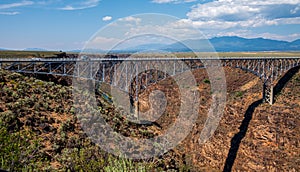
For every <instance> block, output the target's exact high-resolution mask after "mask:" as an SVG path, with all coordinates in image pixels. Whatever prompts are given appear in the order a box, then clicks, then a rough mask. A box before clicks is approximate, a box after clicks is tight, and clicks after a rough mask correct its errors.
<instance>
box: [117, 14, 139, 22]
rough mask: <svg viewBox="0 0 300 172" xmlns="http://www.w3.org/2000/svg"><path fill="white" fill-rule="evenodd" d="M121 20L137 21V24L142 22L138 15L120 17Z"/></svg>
mask: <svg viewBox="0 0 300 172" xmlns="http://www.w3.org/2000/svg"><path fill="white" fill-rule="evenodd" d="M119 21H123V22H135V23H136V24H138V23H140V22H141V19H140V18H138V17H133V16H129V17H125V18H121V19H119Z"/></svg>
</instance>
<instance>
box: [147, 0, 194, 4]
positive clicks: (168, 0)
mask: <svg viewBox="0 0 300 172" xmlns="http://www.w3.org/2000/svg"><path fill="white" fill-rule="evenodd" d="M195 1H196V0H152V2H153V3H157V4H166V3H175V4H179V3H188V2H195Z"/></svg>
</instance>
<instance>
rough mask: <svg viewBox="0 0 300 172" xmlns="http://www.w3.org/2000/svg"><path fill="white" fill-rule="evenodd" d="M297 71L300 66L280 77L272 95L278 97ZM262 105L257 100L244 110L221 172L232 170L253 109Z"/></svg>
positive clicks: (261, 101) (261, 100)
mask: <svg viewBox="0 0 300 172" xmlns="http://www.w3.org/2000/svg"><path fill="white" fill-rule="evenodd" d="M299 70H300V66H297V67H294V68H292V69H290V70H289V71H288V72H287V73H286V74H285V75H284V76H282V78H281V79H280V80H279V81H278V82H277V84H276V85H275V87H274V94H275V95H278V94H279V93H280V92H281V91H282V89H283V88H284V86H285V85H286V84H287V82H288V81H290V80H291V78H292V77H293V76H294V75H295V74H296V73H297V72H299ZM275 101H276V100H275ZM262 103H263V99H260V100H257V101H255V102H254V103H252V104H251V105H250V106H249V107H248V109H247V110H246V112H245V114H244V119H243V121H242V123H241V125H240V127H239V129H240V131H239V132H238V133H237V134H235V135H234V137H233V138H232V139H231V145H230V149H229V152H228V155H227V158H226V161H225V165H224V168H223V172H229V171H231V170H232V167H233V164H234V161H235V159H236V156H237V153H238V150H239V147H240V144H241V141H242V140H243V138H244V137H245V136H246V133H247V130H248V127H249V124H250V121H251V120H252V117H253V113H254V111H255V109H256V108H257V107H258V106H259V105H260V104H262Z"/></svg>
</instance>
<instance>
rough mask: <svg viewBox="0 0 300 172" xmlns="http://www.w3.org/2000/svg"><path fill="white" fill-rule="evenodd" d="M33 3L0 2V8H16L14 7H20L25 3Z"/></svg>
mask: <svg viewBox="0 0 300 172" xmlns="http://www.w3.org/2000/svg"><path fill="white" fill-rule="evenodd" d="M32 4H34V2H33V1H22V2H16V3H11V4H0V9H9V8H16V7H22V6H27V5H32Z"/></svg>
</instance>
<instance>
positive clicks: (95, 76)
mask: <svg viewBox="0 0 300 172" xmlns="http://www.w3.org/2000/svg"><path fill="white" fill-rule="evenodd" d="M213 65H218V66H224V67H225V66H228V67H233V68H240V69H242V70H245V71H248V72H251V73H253V74H254V75H256V76H258V77H259V78H260V79H261V80H262V81H263V98H264V100H265V101H266V102H268V103H270V104H273V103H274V91H273V89H274V85H275V84H276V83H277V81H278V80H279V79H280V77H281V76H283V75H284V74H285V73H286V72H287V71H289V70H290V69H292V68H294V67H296V66H299V65H300V57H218V58H214V57H206V58H146V57H143V58H112V59H110V58H90V59H78V58H51V59H29V58H2V59H0V68H2V69H6V70H10V71H13V72H19V73H32V74H51V75H59V76H69V77H76V78H85V79H90V80H94V81H97V82H100V83H107V84H109V85H112V86H114V87H117V88H119V89H120V90H122V91H125V92H128V93H130V95H131V96H132V97H134V99H135V101H138V94H139V92H141V91H143V90H144V89H146V88H147V87H148V86H149V85H151V84H155V83H157V82H158V81H160V80H163V79H165V78H167V77H169V76H174V75H177V74H180V73H184V72H186V71H187V70H194V69H199V68H207V67H213Z"/></svg>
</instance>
